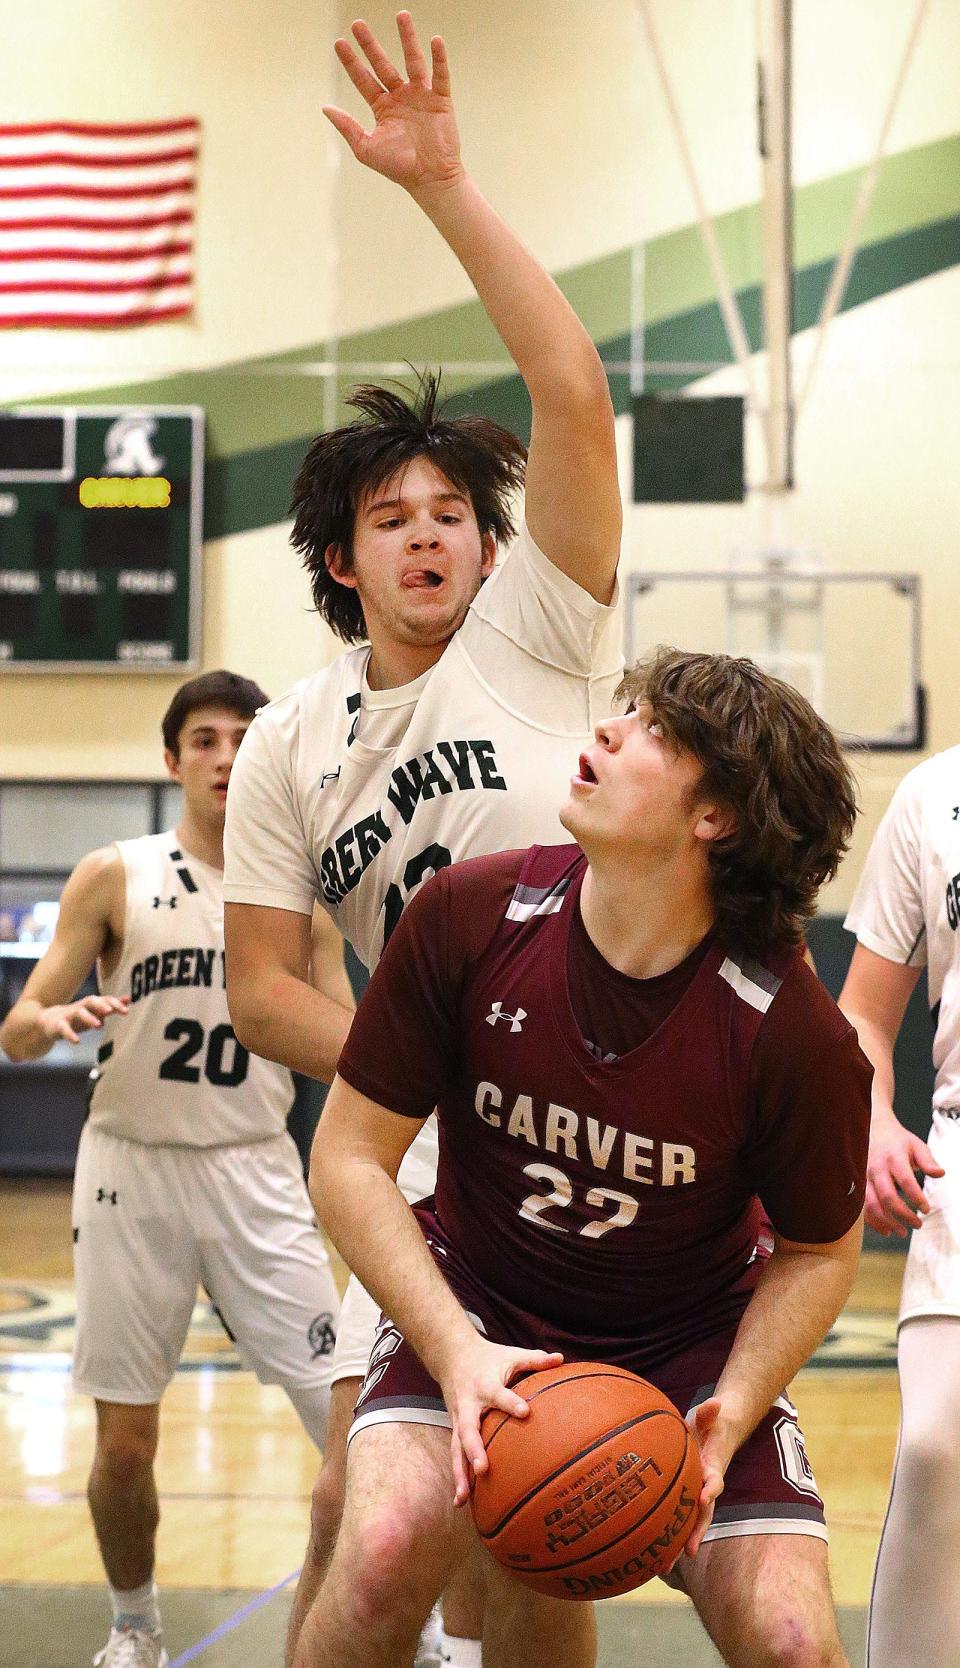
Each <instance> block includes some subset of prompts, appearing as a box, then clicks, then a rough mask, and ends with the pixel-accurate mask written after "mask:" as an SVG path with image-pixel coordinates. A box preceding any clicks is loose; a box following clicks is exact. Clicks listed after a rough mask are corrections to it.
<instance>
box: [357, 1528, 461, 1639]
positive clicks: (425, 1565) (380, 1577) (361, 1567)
mask: <svg viewBox="0 0 960 1668" xmlns="http://www.w3.org/2000/svg"><path fill="white" fill-rule="evenodd" d="M429 1542H430V1536H429V1532H426V1533H425V1531H424V1529H423V1527H422V1525H421V1524H419V1523H418V1522H416V1521H415V1519H414V1516H413V1515H412V1514H407V1513H405V1512H404V1511H403V1510H402V1508H399V1507H398V1505H397V1503H396V1502H390V1503H389V1504H388V1503H386V1502H385V1503H384V1508H383V1509H382V1510H378V1511H376V1512H374V1513H373V1514H371V1516H370V1517H368V1518H367V1520H366V1521H365V1522H364V1523H363V1525H362V1526H359V1527H358V1529H357V1530H355V1532H354V1533H353V1534H352V1535H351V1536H350V1537H349V1544H348V1545H347V1546H346V1547H345V1548H344V1551H345V1552H346V1555H347V1561H348V1563H349V1568H350V1579H351V1583H352V1586H353V1604H354V1606H355V1607H356V1609H357V1611H358V1616H357V1620H358V1623H359V1625H360V1626H361V1627H362V1626H363V1625H364V1624H365V1623H371V1624H373V1625H376V1623H377V1618H378V1617H379V1619H380V1621H381V1623H382V1619H383V1616H384V1615H385V1614H395V1615H396V1616H397V1617H398V1620H400V1621H401V1623H402V1622H404V1621H407V1622H409V1623H410V1624H411V1625H412V1623H413V1622H414V1621H416V1622H417V1625H418V1626H419V1622H420V1621H421V1620H422V1619H423V1617H425V1616H427V1615H428V1614H429V1611H430V1608H431V1606H432V1604H433V1603H434V1601H435V1600H436V1598H437V1597H438V1595H439V1592H440V1589H441V1587H442V1586H443V1577H442V1575H439V1574H438V1573H437V1572H436V1569H437V1564H438V1562H440V1561H441V1554H440V1549H439V1548H434V1547H431V1546H430V1544H429ZM421 1613H422V1614H421Z"/></svg>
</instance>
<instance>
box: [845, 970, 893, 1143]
mask: <svg viewBox="0 0 960 1668" xmlns="http://www.w3.org/2000/svg"><path fill="white" fill-rule="evenodd" d="M838 1006H839V1008H840V1011H841V1013H842V1014H843V1015H844V1017H845V1018H846V1019H848V1020H849V1021H850V1024H851V1025H852V1026H853V1028H854V1030H855V1031H856V1033H857V1041H858V1042H859V1044H860V1047H861V1048H862V1049H863V1052H864V1054H865V1055H866V1056H867V1059H868V1060H869V1061H870V1064H871V1066H872V1067H873V1084H872V1087H871V1105H872V1113H871V1116H872V1118H873V1119H874V1120H876V1119H878V1118H884V1117H892V1116H893V1095H894V1087H895V1081H894V1071H893V1045H894V1043H895V1041H896V1038H895V1037H890V1036H888V1035H887V1032H886V1030H885V1029H884V1027H883V1026H882V1025H878V1024H877V1022H876V1020H873V1019H870V1018H869V1017H868V1016H867V1015H866V1014H859V1013H856V1012H855V1011H854V1010H853V1009H851V1008H849V1007H846V1006H845V1005H844V1003H843V998H842V996H841V999H840V1002H839V1004H838Z"/></svg>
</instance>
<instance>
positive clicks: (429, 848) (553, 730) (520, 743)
mask: <svg viewBox="0 0 960 1668" xmlns="http://www.w3.org/2000/svg"><path fill="white" fill-rule="evenodd" d="M369 655H370V651H369V649H366V648H363V649H356V650H353V651H352V652H349V653H347V654H344V655H341V656H340V657H339V658H338V659H337V660H336V661H334V663H333V664H332V665H331V666H329V667H327V668H326V670H324V671H322V672H320V673H318V674H317V675H316V676H315V677H312V678H307V679H306V680H305V681H304V682H302V683H299V684H297V685H296V687H295V688H294V689H292V690H291V691H290V692H289V694H287V695H285V696H283V697H282V698H281V699H280V700H278V701H273V702H272V703H271V704H270V705H269V706H267V707H265V708H263V710H262V711H261V712H260V713H258V715H257V717H256V718H255V719H254V721H253V723H252V724H251V725H250V728H249V729H248V731H247V733H246V735H245V736H244V739H243V743H242V745H241V748H240V752H239V754H238V756H237V760H236V763H235V765H234V768H233V773H232V775H231V779H230V793H229V796H228V802H227V830H226V842H225V844H226V866H225V874H224V896H225V898H226V899H227V900H228V902H231V903H247V904H260V905H267V906H268V907H270V908H274V909H290V910H295V911H298V912H300V913H301V914H304V915H308V914H310V913H311V911H312V909H313V904H314V900H315V899H319V900H320V901H321V903H322V904H323V905H324V906H325V908H326V909H327V910H328V911H329V913H330V914H331V915H332V916H333V919H334V920H335V921H336V924H337V926H338V928H339V930H340V932H341V933H342V934H343V936H344V937H345V938H346V939H348V940H349V942H350V943H351V944H352V945H353V947H354V949H355V950H356V952H357V954H358V956H359V957H360V959H361V961H363V962H364V963H365V965H366V966H367V967H373V966H374V965H375V963H376V962H377V960H378V958H379V956H380V954H381V951H382V949H383V945H384V942H385V940H386V939H387V938H388V937H389V935H390V932H391V930H392V928H393V927H394V926H395V925H396V922H397V920H398V919H399V916H400V914H401V912H402V910H403V908H404V906H405V905H406V903H407V902H408V901H409V899H410V897H411V895H412V894H413V892H414V891H415V890H416V888H417V887H418V886H419V885H420V884H421V883H422V882H423V881H424V880H426V879H427V877H428V876H429V875H431V874H434V873H435V872H436V871H437V870H438V869H440V868H443V867H444V866H445V865H446V864H448V863H455V862H458V861H460V860H461V859H463V858H465V857H476V856H481V855H483V854H484V853H488V852H493V851H501V850H505V849H509V848H511V847H514V846H527V845H531V844H534V843H540V844H557V843H560V842H561V841H563V840H564V839H566V838H567V836H566V835H565V834H564V831H563V829H562V828H561V825H560V822H559V819H558V811H559V809H560V806H561V805H562V804H563V802H564V800H565V799H566V797H567V793H568V787H569V779H570V777H571V775H573V774H574V773H575V772H576V768H577V759H578V755H579V753H580V752H581V750H582V749H583V747H584V746H585V745H586V744H587V743H588V742H589V741H590V740H592V737H593V727H594V725H595V724H596V723H598V722H599V720H600V719H601V718H604V717H606V716H607V714H608V713H609V711H610V702H611V698H612V695H613V691H614V689H615V688H616V685H617V682H618V679H619V676H620V672H621V668H622V653H621V629H620V620H619V615H618V611H617V609H616V607H615V605H611V606H609V607H605V606H604V605H603V604H601V603H598V602H596V601H595V599H594V598H593V597H592V596H590V594H589V593H588V592H587V591H585V590H583V589H582V587H581V586H579V585H577V584H575V583H574V581H573V580H571V579H569V578H568V577H567V576H566V575H565V574H563V573H561V572H560V571H559V570H558V569H557V568H555V567H554V566H553V564H552V563H551V562H549V561H548V560H547V558H546V557H545V556H544V555H543V554H542V553H541V552H540V551H539V550H538V549H537V548H536V546H535V545H534V543H533V540H532V539H531V537H530V535H529V533H528V532H527V530H526V528H525V527H524V528H523V529H522V531H521V535H520V539H519V542H518V545H517V547H516V549H515V550H514V551H513V553H512V554H511V555H509V556H508V557H507V559H506V560H505V561H504V563H503V564H502V566H501V567H500V568H499V569H498V570H497V571H496V572H495V573H494V574H493V575H492V576H491V578H490V579H489V580H488V581H487V582H486V584H485V585H484V586H482V587H481V590H480V592H479V594H478V596H477V597H476V598H475V600H474V602H473V604H472V606H471V607H470V609H469V611H468V613H467V617H466V619H465V621H464V623H463V625H462V626H461V628H460V630H459V631H458V632H457V633H456V635H455V636H454V638H453V640H452V641H451V643H450V644H449V646H448V647H447V649H446V650H445V652H444V653H443V655H442V656H441V658H440V660H439V661H438V662H437V664H436V665H435V666H433V667H431V669H430V670H429V671H428V672H427V673H425V674H424V675H423V676H422V677H420V678H418V679H417V680H416V681H415V682H414V683H412V684H405V685H404V686H403V687H401V688H399V689H385V690H372V689H370V688H369V686H368V684H367V680H366V668H367V663H368V660H369Z"/></svg>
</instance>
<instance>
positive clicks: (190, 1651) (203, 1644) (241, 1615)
mask: <svg viewBox="0 0 960 1668" xmlns="http://www.w3.org/2000/svg"><path fill="white" fill-rule="evenodd" d="M299 1574H300V1571H299V1570H293V1571H292V1572H291V1573H290V1575H285V1576H284V1578H283V1580H282V1581H278V1582H277V1585H276V1586H275V1587H268V1588H267V1589H266V1591H265V1592H263V1593H257V1594H256V1596H255V1597H254V1598H252V1599H248V1601H247V1603H246V1604H242V1605H241V1606H240V1609H239V1610H236V1611H234V1613H233V1615H232V1616H228V1617H227V1619H226V1621H225V1622H220V1623H218V1625H217V1626H216V1627H215V1628H214V1629H213V1630H212V1632H210V1633H205V1634H204V1636H203V1638H202V1639H198V1640H197V1643H196V1644H195V1645H190V1646H189V1647H188V1648H187V1650H185V1651H183V1652H182V1653H181V1654H180V1656H178V1657H174V1659H173V1661H172V1662H171V1664H170V1668H184V1664H185V1663H187V1662H192V1661H193V1660H194V1657H198V1656H200V1655H201V1654H202V1653H203V1652H204V1651H205V1650H206V1649H207V1648H208V1646H210V1645H215V1644H216V1642H217V1640H218V1639H222V1638H223V1637H224V1635H225V1634H227V1633H232V1632H233V1630H234V1628H236V1627H239V1626H240V1623H241V1622H245V1621H246V1619H247V1617H248V1616H252V1615H254V1614H255V1612H256V1611H257V1610H262V1609H263V1606H264V1605H265V1604H269V1603H270V1600H271V1599H272V1598H276V1596H277V1594H278V1593H282V1592H283V1589H284V1587H289V1585H290V1583H291V1581H296V1579H297V1577H298V1575H299Z"/></svg>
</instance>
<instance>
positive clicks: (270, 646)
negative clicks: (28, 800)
mask: <svg viewBox="0 0 960 1668" xmlns="http://www.w3.org/2000/svg"><path fill="white" fill-rule="evenodd" d="M335 11H336V8H335V6H334V4H333V0H310V3H309V4H307V3H305V0H271V4H270V6H269V7H266V6H264V5H263V3H262V0H229V4H227V5H218V4H215V3H214V0H134V3H133V4H131V3H130V0H83V4H82V5H79V4H76V3H73V4H67V3H65V0H32V3H31V4H30V5H29V6H23V5H21V4H19V3H18V0H0V33H2V38H3V42H4V58H5V62H6V66H7V69H8V71H9V70H10V68H11V67H13V69H14V73H13V74H8V76H7V78H6V80H5V86H4V120H5V121H15V120H23V121H28V120H32V121H39V120H45V119H46V120H49V119H53V118H56V117H60V118H62V119H65V120H74V121H91V122H96V121H102V122H111V121H147V120H151V119H160V118H162V117H169V116H179V115H197V116H199V117H200V119H201V122H202V127H203V133H202V155H201V171H200V191H199V208H198V222H197V267H196V270H197V306H196V313H195V316H194V317H193V318H192V319H191V320H190V321H189V322H187V323H177V324H159V325H151V326H149V327H145V328H142V329H132V330H128V331H122V330H118V331H111V332H103V331H76V330H60V331H52V330H24V331H9V330H8V331H4V332H2V334H0V403H10V402H13V401H15V400H17V399H19V398H24V397H27V396H30V395H40V394H43V393H45V392H48V391H56V392H57V393H62V392H63V391H64V390H65V389H69V388H78V389H79V388H83V387H92V386H101V385H103V384H104V383H107V382H121V383H122V382H124V381H127V380H130V379H133V378H139V377H141V376H149V375H152V374H154V373H161V372H163V371H180V370H183V369H189V368H191V367H201V366H207V365H215V364H219V363H222V362H226V361H231V360H237V359H242V358H245V357H249V356H252V355H255V354H258V353H266V352H277V351H282V350H284V349H287V348H290V347H292V346H299V345H300V344H302V343H304V342H309V341H313V340H317V339H319V338H321V337H322V336H323V335H324V334H325V332H326V331H327V330H328V328H329V326H330V322H331V317H332V308H333V259H332V249H333V239H332V237H331V225H332V207H331V177H332V171H333V168H334V152H333V149H332V147H331V146H330V145H329V143H328V140H327V123H326V121H325V119H324V117H323V115H322V113H321V105H322V104H323V103H324V102H326V100H327V96H328V91H329V85H330V83H331V80H332V68H333V67H335V66H333V60H332V54H331V52H330V50H329V47H330V40H331V38H332V36H333V35H334V34H335V32H336V28H337V25H336V23H335V22H334V21H333V19H334V14H335ZM268 390H269V384H267V385H266V389H265V393H264V398H265V399H269V391H268ZM287 533H288V528H287V527H285V526H281V527H273V528H268V529H265V530H263V531H261V532H256V533H250V534H244V535H242V536H240V537H237V538H230V539H224V540H221V541H218V542H216V543H212V544H208V545H207V547H206V551H205V573H204V625H203V651H202V661H203V665H204V667H211V666H217V665H223V664H226V665H227V666H229V667H230V668H231V669H233V670H235V671H239V672H242V673H244V674H246V675H249V676H251V677H254V678H256V679H257V680H258V681H259V682H260V683H261V684H262V685H263V686H264V687H265V688H266V689H268V690H269V691H270V692H271V693H279V692H280V690H281V689H283V688H286V687H288V686H289V684H291V683H292V682H294V680H295V679H296V678H298V677H302V676H304V675H305V674H307V673H308V672H310V671H312V670H314V669H315V667H316V666H318V665H322V664H323V663H324V662H325V661H326V660H327V659H328V658H329V657H330V654H331V653H332V652H333V647H334V645H333V640H332V638H331V637H330V634H329V632H327V631H326V629H325V628H323V627H321V626H320V625H319V624H318V623H317V622H316V620H315V619H314V618H313V617H312V616H311V615H309V614H307V612H306V610H307V608H308V607H309V603H310V597H309V591H308V588H307V585H306V582H305V580H304V578H303V576H302V575H301V573H300V571H299V567H298V565H297V561H296V558H295V557H294V556H293V554H292V552H290V550H289V548H288V545H287ZM267 576H269V578H268V577H267ZM179 681H181V680H180V679H179V678H170V677H158V676H155V675H152V674H145V675H141V676H137V677H130V676H113V675H110V676H107V677H98V676H82V677H80V676H69V677H59V676H51V677H48V676H44V677H36V676H30V675H20V674H17V675H13V676H2V677H0V773H2V774H3V775H8V776H11V775H30V776H41V777H42V776H73V775H77V776H92V777H111V776H152V775H161V774H162V763H161V760H160V754H159V739H158V738H159V721H160V716H161V714H162V713H163V711H164V710H165V708H166V706H167V704H168V702H169V700H170V697H171V695H172V693H173V690H174V689H175V688H176V686H177V684H178V682H179Z"/></svg>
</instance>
